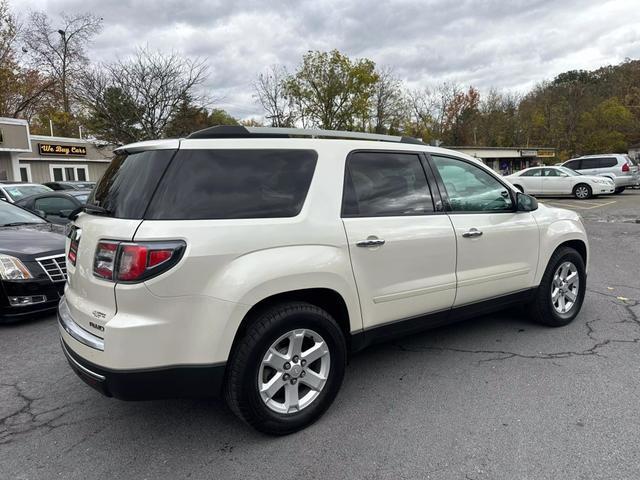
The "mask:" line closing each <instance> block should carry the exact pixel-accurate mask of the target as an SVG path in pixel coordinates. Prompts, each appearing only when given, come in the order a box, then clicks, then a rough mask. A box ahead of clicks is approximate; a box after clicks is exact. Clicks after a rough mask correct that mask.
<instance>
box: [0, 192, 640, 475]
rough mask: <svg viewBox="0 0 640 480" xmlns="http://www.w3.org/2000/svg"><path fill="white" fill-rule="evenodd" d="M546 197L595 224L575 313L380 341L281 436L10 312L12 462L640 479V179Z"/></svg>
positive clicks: (3, 424)
mask: <svg viewBox="0 0 640 480" xmlns="http://www.w3.org/2000/svg"><path fill="white" fill-rule="evenodd" d="M542 202H543V203H548V204H551V205H554V206H566V207H567V208H572V209H575V210H576V211H578V212H580V214H581V215H582V216H583V218H584V221H585V224H586V227H587V230H588V232H589V237H590V242H591V259H590V273H589V287H588V292H587V296H586V300H585V304H584V307H583V310H582V312H581V313H580V315H579V316H578V318H577V319H576V320H575V321H574V322H573V323H572V324H571V325H569V326H568V327H565V328H561V329H549V328H545V327H540V326H537V325H535V324H532V323H530V322H529V321H528V320H527V319H526V316H525V315H524V313H523V312H522V311H521V310H517V309H515V310H510V311H507V312H504V313H501V314H496V315H491V316H487V317H482V318H476V319H472V320H470V321H466V322H463V323H460V324H456V325H453V326H449V327H445V328H440V329H437V330H432V331H430V332H426V333H424V334H421V335H415V336H413V337H411V338H407V339H404V340H401V341H398V342H395V343H390V344H385V345H380V346H376V347H373V348H370V349H368V350H366V351H364V352H362V353H361V354H359V355H357V356H356V357H355V358H353V360H352V361H351V364H350V365H349V367H348V369H347V375H346V378H345V383H344V385H343V388H342V391H341V393H340V394H339V396H338V398H337V401H336V402H335V404H334V405H333V407H332V408H331V409H330V410H329V412H328V413H327V414H326V415H325V416H324V417H323V418H322V419H321V420H320V421H319V422H318V423H316V424H315V425H313V426H311V427H310V428H308V429H307V430H305V431H302V432H300V433H298V434H295V435H291V436H288V437H284V438H271V437H266V436H264V435H261V434H258V433H256V432H254V431H253V430H251V429H250V428H248V427H246V426H245V425H243V424H242V423H241V422H240V421H238V420H237V419H236V418H235V417H234V416H233V415H232V414H231V413H230V412H229V411H228V410H227V409H226V408H225V407H224V406H223V404H222V403H220V402H217V401H210V400H171V401H157V402H138V403H125V402H121V401H118V400H112V399H108V398H104V397H102V396H100V395H99V394H98V393H97V392H94V391H93V390H91V389H90V388H89V387H87V386H85V385H84V384H83V383H82V382H81V381H80V380H79V379H78V378H77V377H76V376H75V374H74V373H73V372H72V371H71V369H70V368H69V367H68V366H67V364H66V360H65V359H64V357H63V355H62V353H61V351H60V345H59V341H58V334H57V327H56V322H55V319H54V318H53V317H48V318H44V319H41V320H38V321H33V322H29V323H25V324H21V325H14V326H4V327H0V352H1V353H0V358H1V360H2V361H1V363H0V478H2V479H5V478H6V479H51V478H64V479H76V478H77V479H88V478H102V479H105V478H109V479H111V478H122V479H131V478H149V479H162V478H167V479H176V478H224V479H227V478H238V479H254V478H255V479H266V478H278V479H297V480H301V479H313V478H322V479H334V478H336V479H340V478H366V479H386V478H389V479H401V478H431V479H469V480H480V479H492V480H493V479H510V480H513V479H536V480H538V479H554V480H555V479H559V478H561V479H601V478H602V479H604V478H607V479H608V478H611V479H627V478H628V479H631V478H638V472H640V455H639V454H638V443H639V440H640V433H639V432H640V415H639V413H638V410H639V408H638V406H639V405H640V382H639V378H640V375H639V374H640V348H639V343H640V316H639V315H640V304H639V301H640V280H639V279H640V274H639V271H640V224H639V223H636V220H637V221H638V222H640V190H631V191H627V192H625V193H623V194H622V195H617V196H610V197H600V198H597V199H591V200H588V201H580V202H578V201H576V200H572V199H545V200H542Z"/></svg>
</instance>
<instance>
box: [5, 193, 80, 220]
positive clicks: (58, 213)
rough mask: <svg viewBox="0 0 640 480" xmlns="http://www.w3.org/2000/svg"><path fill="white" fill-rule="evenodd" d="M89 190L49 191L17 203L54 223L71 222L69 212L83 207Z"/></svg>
mask: <svg viewBox="0 0 640 480" xmlns="http://www.w3.org/2000/svg"><path fill="white" fill-rule="evenodd" d="M90 193H91V192H90V191H89V190H66V191H64V192H47V193H40V194H38V195H31V196H30V197H26V198H23V199H21V200H18V201H17V202H16V203H15V204H16V205H18V206H20V207H22V208H26V209H27V210H31V211H32V212H34V213H36V214H38V215H40V216H41V217H45V218H46V219H47V220H49V221H50V222H53V223H58V224H62V225H63V224H65V223H69V214H70V213H71V212H73V211H74V210H75V209H76V208H78V207H81V206H82V205H84V204H85V203H86V201H87V198H89V194H90Z"/></svg>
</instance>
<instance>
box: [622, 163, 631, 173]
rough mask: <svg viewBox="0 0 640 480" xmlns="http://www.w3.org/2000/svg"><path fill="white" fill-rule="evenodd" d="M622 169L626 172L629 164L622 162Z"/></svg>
mask: <svg viewBox="0 0 640 480" xmlns="http://www.w3.org/2000/svg"><path fill="white" fill-rule="evenodd" d="M622 171H623V172H628V171H629V164H628V163H626V162H625V163H623V164H622Z"/></svg>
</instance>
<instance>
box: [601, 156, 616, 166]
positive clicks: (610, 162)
mask: <svg viewBox="0 0 640 480" xmlns="http://www.w3.org/2000/svg"><path fill="white" fill-rule="evenodd" d="M617 164H618V159H617V158H614V157H605V158H600V159H599V161H598V168H611V167H615V166H616V165H617Z"/></svg>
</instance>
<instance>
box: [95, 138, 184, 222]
mask: <svg viewBox="0 0 640 480" xmlns="http://www.w3.org/2000/svg"><path fill="white" fill-rule="evenodd" d="M174 154H175V150H149V151H145V152H137V153H132V154H131V155H126V154H120V155H116V157H115V158H114V159H113V160H112V161H111V163H110V164H109V167H108V168H107V171H106V172H105V173H104V175H103V176H102V178H101V179H100V181H99V182H98V183H97V185H96V187H95V188H94V189H93V191H92V192H91V195H90V196H89V199H88V200H87V203H88V204H89V205H97V206H100V207H102V208H106V209H107V210H109V211H110V212H111V214H112V216H113V217H115V218H128V219H141V218H142V217H143V216H144V212H145V211H146V209H147V207H148V205H149V201H150V200H151V196H152V195H153V192H154V191H155V189H156V187H157V186H158V182H159V181H160V178H161V177H162V174H163V173H164V171H165V170H166V168H167V165H169V162H170V161H171V158H172V157H173V155H174Z"/></svg>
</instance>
